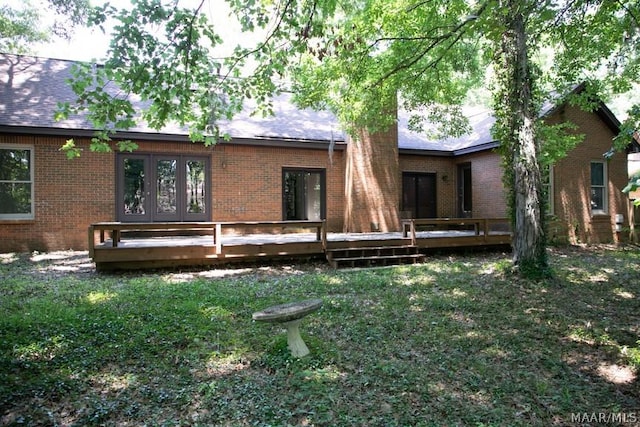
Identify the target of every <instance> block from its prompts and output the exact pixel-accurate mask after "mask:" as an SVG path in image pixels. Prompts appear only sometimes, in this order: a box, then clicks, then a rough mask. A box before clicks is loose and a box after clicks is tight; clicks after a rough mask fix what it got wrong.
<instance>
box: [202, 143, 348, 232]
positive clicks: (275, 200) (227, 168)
mask: <svg viewBox="0 0 640 427" xmlns="http://www.w3.org/2000/svg"><path fill="white" fill-rule="evenodd" d="M283 168H306V169H324V170H325V173H326V207H327V227H328V228H329V229H330V230H332V231H337V230H341V229H342V213H343V211H344V196H343V194H344V193H343V191H344V156H343V152H342V151H334V153H333V162H331V161H330V159H329V153H328V151H325V150H310V149H309V150H305V149H291V148H276V147H255V146H239V145H225V144H220V145H218V146H216V147H215V148H214V149H213V154H212V162H211V169H212V196H213V220H214V221H255V220H265V221H269V220H273V221H279V220H281V219H282V215H283V214H282V169H283Z"/></svg>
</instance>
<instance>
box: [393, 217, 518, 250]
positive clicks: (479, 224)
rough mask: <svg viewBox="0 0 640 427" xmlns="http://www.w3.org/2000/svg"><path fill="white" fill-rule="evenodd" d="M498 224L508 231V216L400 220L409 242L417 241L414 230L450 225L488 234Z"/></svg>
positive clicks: (434, 228)
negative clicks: (409, 239)
mask: <svg viewBox="0 0 640 427" xmlns="http://www.w3.org/2000/svg"><path fill="white" fill-rule="evenodd" d="M497 224H499V225H500V226H501V228H504V229H505V230H503V231H508V228H509V219H508V218H437V219H436V218H419V219H416V218H414V219H403V220H402V236H403V237H410V238H411V244H412V245H415V244H416V243H417V237H416V232H417V231H418V230H419V229H420V228H422V229H425V228H426V229H429V230H436V229H438V228H440V229H446V230H451V229H452V227H465V228H472V229H473V231H474V232H475V235H476V236H480V235H482V236H485V237H486V236H488V235H489V233H490V232H491V231H492V226H495V225H497Z"/></svg>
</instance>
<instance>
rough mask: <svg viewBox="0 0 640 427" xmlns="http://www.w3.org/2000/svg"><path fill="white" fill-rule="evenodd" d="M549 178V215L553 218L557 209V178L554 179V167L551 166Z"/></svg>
mask: <svg viewBox="0 0 640 427" xmlns="http://www.w3.org/2000/svg"><path fill="white" fill-rule="evenodd" d="M547 176H548V177H549V182H548V184H547V200H546V202H547V215H549V216H553V215H555V213H556V208H555V178H554V165H549V171H548V174H547Z"/></svg>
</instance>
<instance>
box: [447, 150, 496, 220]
mask: <svg viewBox="0 0 640 427" xmlns="http://www.w3.org/2000/svg"><path fill="white" fill-rule="evenodd" d="M463 163H471V182H472V183H473V188H472V200H471V207H472V215H471V216H472V217H474V218H504V217H506V216H507V215H508V214H507V205H506V199H505V190H504V184H503V182H502V165H501V159H500V155H499V154H497V153H495V152H491V151H483V152H480V153H475V154H469V155H467V156H464V157H459V158H457V159H456V164H458V165H460V164H463ZM456 178H457V176H456ZM454 196H455V194H454Z"/></svg>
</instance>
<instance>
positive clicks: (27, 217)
mask: <svg viewBox="0 0 640 427" xmlns="http://www.w3.org/2000/svg"><path fill="white" fill-rule="evenodd" d="M0 150H28V151H30V153H31V154H30V156H29V160H30V164H29V184H31V212H30V213H28V214H2V213H0V221H2V220H32V219H34V218H35V199H36V197H35V180H34V176H35V172H34V169H35V167H34V162H35V156H34V154H35V149H34V146H33V145H23V144H2V145H0ZM6 182H15V181H6Z"/></svg>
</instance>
